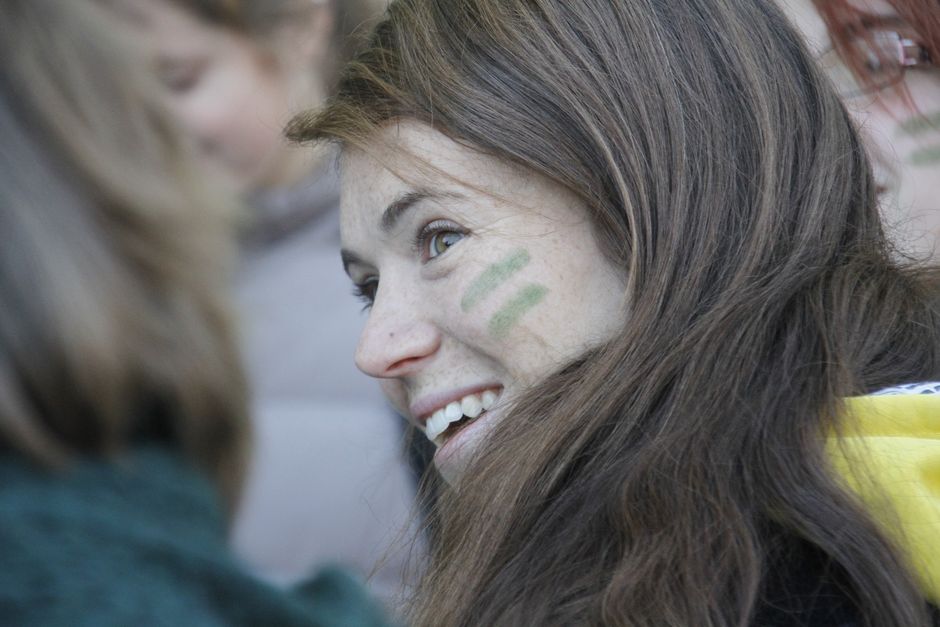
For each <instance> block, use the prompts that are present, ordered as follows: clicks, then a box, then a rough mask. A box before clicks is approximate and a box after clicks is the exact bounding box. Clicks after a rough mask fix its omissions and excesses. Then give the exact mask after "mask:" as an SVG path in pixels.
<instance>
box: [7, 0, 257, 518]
mask: <svg viewBox="0 0 940 627" xmlns="http://www.w3.org/2000/svg"><path fill="white" fill-rule="evenodd" d="M120 32H121V28H120V26H119V25H118V24H116V23H114V22H113V18H112V17H110V15H109V13H108V12H107V11H105V10H103V9H102V8H101V7H99V6H98V5H97V4H96V3H93V2H71V1H70V0H11V1H10V2H7V3H5V5H4V10H3V12H2V14H0V87H2V91H0V126H2V128H3V130H2V136H3V138H4V141H3V145H2V146H0V160H2V165H0V179H2V184H0V232H2V233H3V234H4V235H3V236H4V243H3V246H2V247H0V302H3V307H2V311H0V442H2V444H3V446H4V447H5V448H7V449H9V450H12V451H16V452H17V453H20V454H22V455H25V456H27V457H28V458H30V459H32V460H34V461H36V462H38V463H41V464H44V465H50V466H58V465H61V464H63V463H67V461H68V460H69V459H70V458H72V457H74V456H75V455H82V454H90V455H109V454H113V453H115V452H118V451H120V450H122V449H125V448H127V447H128V446H131V445H132V444H134V443H135V442H138V441H151V440H157V441H161V442H164V443H166V444H167V445H169V446H172V447H174V448H176V449H178V450H180V451H181V452H182V453H183V454H184V455H186V456H188V457H189V458H190V459H191V460H192V461H193V462H194V463H195V464H196V465H198V466H200V467H202V468H203V469H204V470H206V471H207V472H208V473H209V475H210V476H211V477H212V478H213V479H214V480H215V482H216V483H217V485H218V486H219V488H220V490H221V491H222V493H223V494H224V495H225V496H226V497H227V498H228V500H229V502H232V501H234V498H235V494H236V493H237V491H238V487H239V484H240V481H241V476H242V472H243V456H244V451H245V445H246V441H247V426H248V425H247V421H246V419H245V411H246V410H245V391H244V389H245V388H244V384H243V376H242V371H241V367H240V365H239V361H238V355H237V350H236V347H235V343H234V341H233V337H232V332H231V322H230V313H229V308H228V303H227V299H226V296H225V294H224V288H225V286H226V284H227V281H228V272H229V262H230V259H231V257H232V252H233V251H232V241H231V224H230V222H231V220H230V216H229V215H228V210H227V209H226V208H225V206H226V205H224V203H222V202H220V199H216V198H214V197H213V196H211V195H210V194H209V193H208V192H207V191H206V190H204V189H203V188H202V187H201V184H200V183H199V181H198V180H197V176H198V173H197V171H196V170H195V169H194V168H193V167H192V162H191V161H190V159H189V155H188V151H187V149H186V147H185V145H184V144H183V143H182V142H181V140H180V136H179V135H178V134H177V133H176V130H175V128H174V127H173V125H172V123H171V122H170V117H169V116H168V115H167V114H166V113H165V112H164V111H162V110H161V108H160V107H159V106H158V105H157V104H156V103H157V102H158V98H157V97H156V95H155V94H156V93H158V92H157V91H156V90H157V87H156V85H151V83H150V74H151V73H150V72H148V71H147V69H146V67H145V66H144V62H143V60H142V59H139V58H137V56H136V52H135V48H136V47H135V46H134V45H132V44H131V42H125V41H123V40H122V39H121V37H120V36H119V34H118V33H120Z"/></svg>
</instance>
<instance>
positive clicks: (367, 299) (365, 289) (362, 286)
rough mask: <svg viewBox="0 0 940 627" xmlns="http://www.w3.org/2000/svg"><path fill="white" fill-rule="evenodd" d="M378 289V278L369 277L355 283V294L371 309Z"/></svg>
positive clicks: (366, 307)
mask: <svg viewBox="0 0 940 627" xmlns="http://www.w3.org/2000/svg"><path fill="white" fill-rule="evenodd" d="M378 289H379V281H378V279H369V280H368V281H363V282H362V283H356V284H355V285H353V295H354V296H355V297H356V298H358V299H359V300H361V301H362V302H363V303H364V304H365V307H364V309H369V308H370V307H372V304H373V303H375V293H376V291H378Z"/></svg>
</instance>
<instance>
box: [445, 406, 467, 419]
mask: <svg viewBox="0 0 940 627" xmlns="http://www.w3.org/2000/svg"><path fill="white" fill-rule="evenodd" d="M444 415H445V416H447V420H448V421H450V422H454V421H455V420H460V417H461V416H463V410H461V409H460V401H454V402H453V403H450V404H448V405H447V407H445V408H444Z"/></svg>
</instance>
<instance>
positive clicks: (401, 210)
mask: <svg viewBox="0 0 940 627" xmlns="http://www.w3.org/2000/svg"><path fill="white" fill-rule="evenodd" d="M441 198H450V199H460V198H463V196H461V195H460V194H457V193H454V192H444V193H434V192H432V191H430V190H426V189H418V190H414V191H410V192H405V193H403V194H401V195H400V196H398V197H397V198H396V199H395V200H393V201H392V202H391V203H389V205H388V206H387V207H386V208H385V211H383V212H382V220H381V223H380V225H381V227H382V231H383V232H384V233H388V232H389V231H391V230H392V229H394V228H395V225H396V224H398V221H399V220H400V219H401V217H402V216H403V215H404V214H405V213H407V211H408V210H409V209H411V208H412V207H414V206H415V205H416V204H418V203H419V202H422V201H424V200H428V199H441ZM340 257H341V258H342V260H343V268H345V270H346V274H349V266H351V265H352V264H363V265H365V262H364V261H363V259H362V257H360V256H359V255H357V254H356V253H354V252H352V251H351V250H346V249H343V250H341V251H340Z"/></svg>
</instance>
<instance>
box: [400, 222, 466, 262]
mask: <svg viewBox="0 0 940 627" xmlns="http://www.w3.org/2000/svg"><path fill="white" fill-rule="evenodd" d="M466 235H467V231H466V229H464V228H462V227H460V226H459V225H457V224H455V223H453V222H451V221H450V220H434V221H432V222H429V223H428V224H426V225H425V226H423V227H422V228H421V229H420V230H419V231H418V233H417V234H416V235H415V238H414V241H413V242H412V249H413V250H415V252H417V253H418V254H419V255H420V256H421V261H422V262H424V263H427V262H429V261H432V260H434V259H437V258H438V257H440V256H441V255H443V254H444V253H446V252H447V251H448V250H450V248H451V247H453V246H454V245H456V244H457V243H458V242H459V241H460V240H462V239H463V238H464V237H466Z"/></svg>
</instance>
